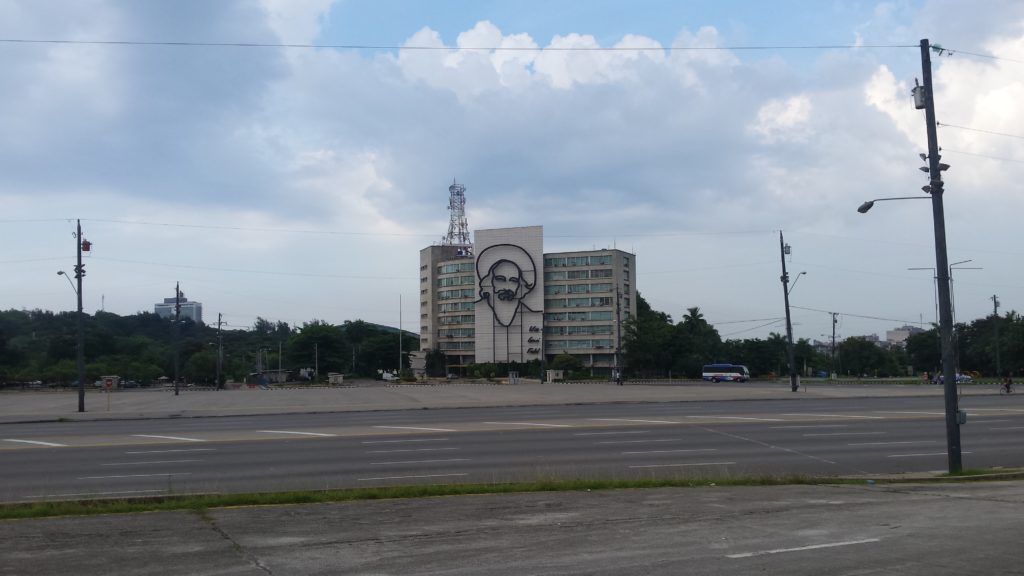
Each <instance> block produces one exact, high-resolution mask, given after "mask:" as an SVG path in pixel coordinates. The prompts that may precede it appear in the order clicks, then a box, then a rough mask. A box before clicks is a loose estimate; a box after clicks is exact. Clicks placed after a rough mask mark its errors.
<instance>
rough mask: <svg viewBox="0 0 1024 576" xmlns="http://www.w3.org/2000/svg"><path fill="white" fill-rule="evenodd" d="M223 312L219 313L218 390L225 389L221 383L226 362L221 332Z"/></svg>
mask: <svg viewBox="0 0 1024 576" xmlns="http://www.w3.org/2000/svg"><path fill="white" fill-rule="evenodd" d="M221 324H223V322H221V313H220V312H218V313H217V390H223V389H224V385H223V384H222V383H221V372H222V370H223V364H224V339H223V337H222V336H221V333H220V326H221Z"/></svg>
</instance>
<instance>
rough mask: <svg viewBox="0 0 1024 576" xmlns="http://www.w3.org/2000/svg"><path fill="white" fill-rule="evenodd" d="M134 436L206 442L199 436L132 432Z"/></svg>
mask: <svg viewBox="0 0 1024 576" xmlns="http://www.w3.org/2000/svg"><path fill="white" fill-rule="evenodd" d="M132 436H135V437H136V438H159V439H161V440H181V441H183V442H206V440H203V439H201V438H183V437H181V436H158V435H156V434H132Z"/></svg>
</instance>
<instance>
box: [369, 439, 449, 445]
mask: <svg viewBox="0 0 1024 576" xmlns="http://www.w3.org/2000/svg"><path fill="white" fill-rule="evenodd" d="M447 441H448V438H406V439H404V440H363V444H407V443H410V442H447Z"/></svg>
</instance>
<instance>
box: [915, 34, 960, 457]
mask: <svg viewBox="0 0 1024 576" xmlns="http://www.w3.org/2000/svg"><path fill="white" fill-rule="evenodd" d="M921 74H922V80H923V82H924V85H923V86H922V87H921V88H922V89H923V90H924V115H925V124H926V128H927V131H928V174H929V176H930V178H931V183H930V186H931V188H930V190H931V195H932V220H933V221H934V226H935V274H936V278H937V280H936V282H937V288H938V293H939V333H940V337H941V339H942V378H943V386H944V390H943V397H944V400H945V408H946V454H947V460H948V462H949V473H950V474H957V473H959V472H960V471H961V470H962V469H963V464H962V462H961V458H960V410H959V407H958V400H957V394H956V362H955V359H954V351H953V309H952V299H951V297H950V286H949V259H948V257H947V255H946V216H945V212H944V209H943V206H942V194H943V182H942V170H941V169H940V167H939V138H938V134H937V132H936V124H935V99H934V93H933V91H932V60H931V45H930V44H929V42H928V39H927V38H925V39H923V40H921Z"/></svg>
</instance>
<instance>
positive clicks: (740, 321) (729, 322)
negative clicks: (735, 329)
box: [708, 317, 786, 326]
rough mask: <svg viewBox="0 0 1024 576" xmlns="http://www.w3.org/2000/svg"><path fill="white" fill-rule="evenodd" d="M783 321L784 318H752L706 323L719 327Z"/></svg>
mask: <svg viewBox="0 0 1024 576" xmlns="http://www.w3.org/2000/svg"><path fill="white" fill-rule="evenodd" d="M785 319H786V318H785V317H780V318H754V319H753V320H730V321H728V322H708V324H712V325H715V326H720V325H722V324H747V323H749V322H764V321H765V320H771V321H772V322H778V321H779V320H785Z"/></svg>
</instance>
